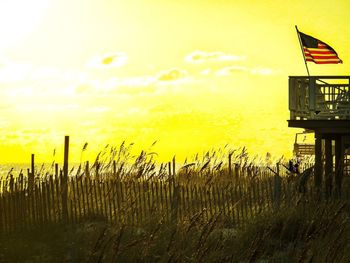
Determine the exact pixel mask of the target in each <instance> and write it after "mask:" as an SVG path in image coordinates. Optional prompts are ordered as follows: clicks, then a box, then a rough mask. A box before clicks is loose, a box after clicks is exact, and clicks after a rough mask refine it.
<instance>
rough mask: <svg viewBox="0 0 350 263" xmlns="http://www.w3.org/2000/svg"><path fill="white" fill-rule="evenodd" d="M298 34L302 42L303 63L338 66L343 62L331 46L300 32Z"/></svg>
mask: <svg viewBox="0 0 350 263" xmlns="http://www.w3.org/2000/svg"><path fill="white" fill-rule="evenodd" d="M298 33H299V36H300V39H301V42H302V46H303V52H304V56H305V61H308V62H314V63H316V64H338V63H342V62H343V61H342V60H341V59H340V58H339V57H338V54H337V52H335V50H334V49H333V48H332V47H331V46H329V45H327V44H326V43H324V42H322V41H320V40H318V39H317V38H314V37H311V36H309V35H306V34H304V33H302V32H299V31H298Z"/></svg>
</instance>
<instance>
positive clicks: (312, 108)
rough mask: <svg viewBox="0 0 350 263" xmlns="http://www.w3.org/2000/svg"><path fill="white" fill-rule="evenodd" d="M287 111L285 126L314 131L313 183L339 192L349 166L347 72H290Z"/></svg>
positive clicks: (349, 80) (349, 93)
mask: <svg viewBox="0 0 350 263" xmlns="http://www.w3.org/2000/svg"><path fill="white" fill-rule="evenodd" d="M289 111H290V119H289V120H288V127H293V128H303V129H305V130H311V131H313V132H314V133H315V169H314V174H315V186H316V187H317V188H318V189H320V188H321V187H322V185H323V184H324V186H325V189H326V195H331V194H335V195H340V194H341V185H342V179H343V175H344V174H346V173H347V172H348V170H349V162H348V155H350V76H290V77H289ZM323 181H324V183H323Z"/></svg>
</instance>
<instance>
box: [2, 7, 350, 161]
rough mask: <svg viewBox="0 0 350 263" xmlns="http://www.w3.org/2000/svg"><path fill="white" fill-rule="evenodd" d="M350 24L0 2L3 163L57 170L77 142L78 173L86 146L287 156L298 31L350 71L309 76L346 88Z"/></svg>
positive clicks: (334, 12)
mask: <svg viewBox="0 0 350 263" xmlns="http://www.w3.org/2000/svg"><path fill="white" fill-rule="evenodd" d="M349 16H350V4H349V2H348V1H345V0H344V1H329V0H327V1H322V0H319V1H237V0H232V1H223V0H222V1H219V0H215V1H213V0H212V1H206V0H190V1H189V0H187V1H185V0H180V1H171V0H153V1H151V0H139V1H131V0H130V1H126V0H125V1H117V0H73V1H72V0H46V1H45V0H32V1H25V0H23V1H21V0H2V1H0V39H1V41H0V95H1V100H0V112H1V114H0V127H1V134H0V156H1V160H0V163H4V162H26V161H28V160H29V157H30V153H32V152H33V153H36V155H37V158H38V160H39V161H43V162H44V161H51V160H52V152H53V149H55V148H56V149H57V153H58V154H59V156H60V155H61V153H62V143H63V137H64V135H66V134H68V135H70V136H71V160H72V161H77V160H79V158H80V149H81V148H82V146H83V144H84V143H85V142H86V141H87V142H89V147H88V152H87V155H86V156H92V155H95V153H97V152H98V150H99V149H102V148H103V147H104V145H106V144H107V143H109V144H112V145H119V144H120V143H121V142H122V141H123V140H126V141H127V142H129V143H130V142H134V143H135V148H136V149H141V148H144V149H147V148H148V147H149V146H150V145H151V144H152V143H153V142H154V141H155V140H157V141H158V142H157V144H156V145H155V147H154V149H153V150H154V151H156V152H158V153H159V160H160V161H165V160H169V159H170V158H171V157H172V156H173V155H174V154H176V155H177V156H178V158H179V160H180V161H181V160H184V159H185V157H186V156H189V157H190V156H192V155H193V154H195V153H196V152H199V153H201V152H203V151H205V150H208V149H211V148H213V147H214V148H217V147H222V146H224V145H225V144H227V143H228V144H229V145H230V146H231V148H235V147H239V146H243V145H245V146H247V147H248V150H249V152H251V153H252V154H255V153H257V154H260V155H264V154H265V153H266V152H271V153H272V154H273V155H276V156H278V155H282V154H285V155H288V154H290V153H291V150H292V143H293V140H294V134H295V132H296V131H297V130H293V129H289V128H288V127H287V122H286V120H287V119H288V116H289V113H288V97H287V92H288V86H287V83H288V76H289V75H305V73H306V71H305V66H304V64H303V58H302V55H301V52H300V47H299V43H298V39H297V35H296V33H295V28H294V25H298V27H299V30H300V31H302V32H304V33H307V34H310V35H312V36H314V37H316V38H319V39H321V40H322V41H324V42H326V43H327V44H329V45H331V46H332V47H333V48H334V49H335V50H336V51H337V52H338V54H339V56H340V57H341V59H342V60H343V61H344V64H342V65H312V64H309V68H310V72H311V74H314V75H320V74H328V75H330V74H334V75H346V74H349V65H350V64H349V61H350V53H349V52H348V50H349V46H350V26H349V22H348V17H349ZM86 158H88V157H86ZM58 159H59V158H58Z"/></svg>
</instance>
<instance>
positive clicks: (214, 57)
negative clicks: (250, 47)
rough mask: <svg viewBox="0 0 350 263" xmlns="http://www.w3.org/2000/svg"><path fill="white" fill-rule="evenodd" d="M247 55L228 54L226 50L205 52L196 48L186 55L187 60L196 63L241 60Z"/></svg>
mask: <svg viewBox="0 0 350 263" xmlns="http://www.w3.org/2000/svg"><path fill="white" fill-rule="evenodd" d="M245 59H246V57H244V56H238V55H232V54H226V53H224V52H220V51H215V52H205V51H200V50H196V51H194V52H192V53H191V54H189V55H187V56H186V57H185V61H186V62H189V63H194V64H201V63H205V62H218V61H240V60H245Z"/></svg>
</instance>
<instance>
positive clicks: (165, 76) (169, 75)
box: [158, 68, 188, 81]
mask: <svg viewBox="0 0 350 263" xmlns="http://www.w3.org/2000/svg"><path fill="white" fill-rule="evenodd" d="M187 75H188V73H187V72H186V71H185V70H180V69H177V68H172V69H169V70H164V71H161V72H160V73H159V74H158V80H160V81H177V80H180V79H184V78H185V77H186V76H187Z"/></svg>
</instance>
